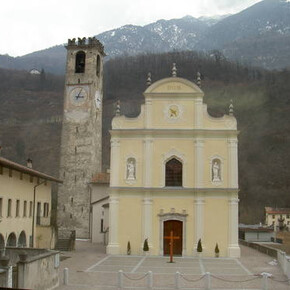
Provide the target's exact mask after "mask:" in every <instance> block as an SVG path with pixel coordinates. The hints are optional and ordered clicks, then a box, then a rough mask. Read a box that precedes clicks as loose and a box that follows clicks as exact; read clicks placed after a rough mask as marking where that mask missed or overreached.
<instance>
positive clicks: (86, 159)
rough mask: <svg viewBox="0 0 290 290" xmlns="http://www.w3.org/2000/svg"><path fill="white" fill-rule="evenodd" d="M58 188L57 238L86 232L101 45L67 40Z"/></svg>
mask: <svg viewBox="0 0 290 290" xmlns="http://www.w3.org/2000/svg"><path fill="white" fill-rule="evenodd" d="M66 49H67V62H66V80H65V95H64V115H63V126H62V139H61V158H60V178H61V179H62V180H63V184H62V185H60V186H59V189H58V228H59V237H64V236H67V235H69V234H70V233H71V231H72V230H76V237H79V238H89V237H90V224H89V223H90V218H89V216H90V192H89V187H88V183H89V182H90V181H91V177H92V175H93V174H95V173H97V172H100V171H101V165H102V99H103V58H104V56H105V53H104V47H103V45H102V44H101V43H100V42H99V41H98V40H97V39H96V38H94V37H92V38H88V39H86V38H78V40H77V41H76V40H75V39H72V40H71V39H69V40H68V44H67V46H66Z"/></svg>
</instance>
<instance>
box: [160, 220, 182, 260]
mask: <svg viewBox="0 0 290 290" xmlns="http://www.w3.org/2000/svg"><path fill="white" fill-rule="evenodd" d="M171 231H173V236H174V237H178V239H174V241H173V255H178V256H181V255H182V222H181V221H176V220H169V221H165V222H164V230H163V250H164V255H169V254H170V240H169V239H165V238H164V237H169V236H170V232H171Z"/></svg>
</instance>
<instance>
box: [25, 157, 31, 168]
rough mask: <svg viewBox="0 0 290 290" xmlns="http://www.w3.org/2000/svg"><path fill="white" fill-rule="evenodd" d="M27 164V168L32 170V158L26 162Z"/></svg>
mask: <svg viewBox="0 0 290 290" xmlns="http://www.w3.org/2000/svg"><path fill="white" fill-rule="evenodd" d="M26 162H27V165H26V166H27V167H28V168H32V159H30V158H28V159H27V160H26Z"/></svg>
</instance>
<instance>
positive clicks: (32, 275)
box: [2, 247, 59, 290]
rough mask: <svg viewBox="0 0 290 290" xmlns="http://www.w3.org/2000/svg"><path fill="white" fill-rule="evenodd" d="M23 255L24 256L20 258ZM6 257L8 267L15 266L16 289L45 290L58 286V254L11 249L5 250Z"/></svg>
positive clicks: (38, 250) (35, 250) (48, 251)
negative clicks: (16, 273)
mask: <svg viewBox="0 0 290 290" xmlns="http://www.w3.org/2000/svg"><path fill="white" fill-rule="evenodd" d="M23 253H25V254H26V255H24V256H22V258H20V256H19V254H23ZM6 255H7V256H9V258H10V261H9V265H12V266H15V265H17V272H18V277H17V278H16V279H17V285H18V288H25V289H39V290H42V289H43V290H44V289H46V290H47V289H53V288H55V287H57V286H58V285H59V252H57V251H51V250H44V249H32V248H12V247H11V248H7V249H6ZM2 278H3V277H2ZM2 282H3V281H2Z"/></svg>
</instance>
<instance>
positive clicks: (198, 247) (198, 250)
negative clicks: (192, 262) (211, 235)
mask: <svg viewBox="0 0 290 290" xmlns="http://www.w3.org/2000/svg"><path fill="white" fill-rule="evenodd" d="M196 250H197V252H198V253H201V252H202V245H201V239H199V240H198V243H197V249H196Z"/></svg>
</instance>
